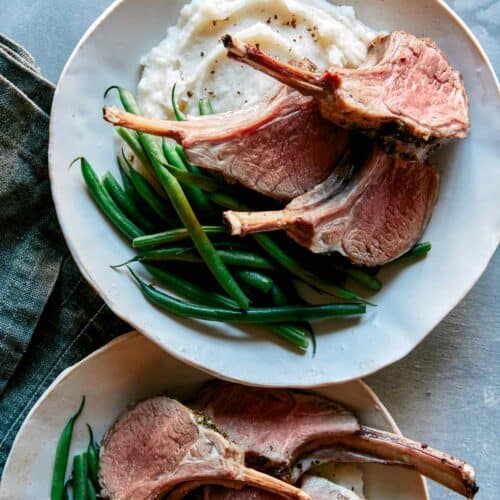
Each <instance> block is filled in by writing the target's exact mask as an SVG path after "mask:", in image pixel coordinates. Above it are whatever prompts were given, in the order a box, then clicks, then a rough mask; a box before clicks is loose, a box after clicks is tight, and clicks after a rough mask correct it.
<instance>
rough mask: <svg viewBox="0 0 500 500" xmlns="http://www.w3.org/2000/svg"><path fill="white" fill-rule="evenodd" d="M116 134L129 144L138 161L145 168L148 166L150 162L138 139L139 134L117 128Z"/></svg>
mask: <svg viewBox="0 0 500 500" xmlns="http://www.w3.org/2000/svg"><path fill="white" fill-rule="evenodd" d="M115 131H116V133H117V134H118V135H119V136H120V137H121V138H122V139H123V140H124V141H125V142H126V143H127V145H128V147H129V148H130V149H131V150H132V152H133V153H134V154H135V156H136V157H137V159H138V160H139V161H140V162H141V163H142V164H143V165H144V166H145V167H147V166H148V163H149V160H148V159H147V157H146V153H144V149H143V147H142V145H141V142H140V141H139V139H138V137H137V133H136V132H133V131H132V130H130V129H128V128H124V127H115Z"/></svg>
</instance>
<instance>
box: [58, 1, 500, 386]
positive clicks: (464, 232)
mask: <svg viewBox="0 0 500 500" xmlns="http://www.w3.org/2000/svg"><path fill="white" fill-rule="evenodd" d="M183 3H184V2H182V1H179V0H177V1H173V0H172V1H168V0H144V1H141V2H137V1H135V0H122V1H118V2H115V3H114V4H113V5H112V6H111V7H110V8H109V9H108V10H107V11H106V12H105V13H104V14H103V15H102V16H101V17H100V18H99V19H98V20H97V21H96V22H95V23H94V24H93V26H92V27H91V28H90V29H89V30H88V32H87V33H86V35H85V36H84V37H83V38H82V40H81V41H80V43H79V44H78V46H77V47H76V49H75V50H74V52H73V54H72V56H71V57H70V59H69V61H68V63H67V65H66V67H65V69H64V72H63V75H62V77H61V80H60V82H59V85H58V87H57V90H56V94H55V98H54V104H53V109H52V121H51V127H50V152H49V161H50V178H51V183H52V194H53V198H54V202H55V205H56V209H57V214H58V217H59V221H60V224H61V227H62V229H63V232H64V234H65V237H66V241H67V243H68V245H69V248H70V250H71V252H72V254H73V257H74V258H75V260H76V262H77V264H78V266H79V268H80V270H81V272H82V273H83V275H84V276H85V277H86V279H87V280H88V281H89V282H90V283H91V285H92V286H93V287H94V288H95V289H96V290H97V291H98V293H99V294H100V295H101V296H102V298H103V299H104V300H105V301H106V303H107V304H108V305H109V306H110V307H111V309H112V310H113V311H114V312H115V313H116V314H117V315H118V316H120V317H121V318H123V319H124V320H126V321H127V322H128V323H130V324H131V325H133V326H134V328H136V329H137V330H139V331H141V332H142V333H144V334H145V335H146V336H148V337H149V338H150V339H151V340H153V341H154V342H156V343H157V344H158V345H160V346H161V347H163V348H164V349H165V350H167V351H168V352H169V353H171V354H172V355H174V356H176V357H177V358H179V359H180V360H182V361H184V362H185V363H188V364H190V365H192V366H195V367H198V368H201V369H203V370H205V371H207V372H208V373H211V374H214V375H217V376H220V377H222V378H226V379H231V380H237V381H242V382H245V383H249V384H255V385H270V386H271V385H272V386H280V385H292V386H302V387H313V386H321V385H325V384H329V383H333V382H336V383H338V382H344V381H348V380H352V379H355V378H358V377H362V376H365V375H367V374H369V373H372V372H374V371H377V370H379V369H381V368H383V367H384V366H386V365H388V364H390V363H393V362H395V361H397V360H398V359H400V358H402V357H403V356H405V355H406V354H407V353H409V352H410V351H411V350H412V349H413V348H414V347H415V346H416V345H417V344H418V343H419V342H421V341H422V340H423V339H424V337H425V336H426V335H427V334H428V333H429V332H430V331H431V330H432V329H433V328H434V327H435V326H436V325H437V324H438V323H439V321H441V319H442V318H443V317H444V316H445V315H446V314H447V313H448V312H449V311H450V310H451V309H452V308H453V307H454V306H455V305H456V304H457V303H458V302H459V301H460V299H461V298H462V297H463V296H464V295H465V294H466V293H467V291H468V290H469V289H470V288H471V287H472V285H473V284H474V283H475V282H476V281H477V279H478V278H479V276H480V275H481V273H482V272H483V270H484V269H485V267H486V265H487V263H488V261H489V259H490V257H491V256H492V254H493V252H494V250H495V248H496V246H497V244H498V241H499V233H500V211H499V210H498V200H499V199H500V178H499V169H498V156H499V148H498V137H499V136H500V113H499V112H498V111H499V110H498V103H499V96H498V82H497V81H496V78H495V76H494V73H493V70H492V68H491V65H490V64H489V62H488V60H487V58H486V56H485V54H484V52H483V51H482V49H481V48H480V46H479V45H478V43H477V41H476V40H475V39H474V37H473V36H472V35H471V33H470V31H469V30H468V29H467V28H466V26H465V25H464V24H463V23H462V21H461V20H460V19H459V18H458V17H457V16H456V15H455V14H454V13H453V12H452V11H451V10H450V9H449V8H448V7H447V6H446V5H445V4H444V2H440V1H438V0H421V1H419V2H408V1H406V0H355V1H352V2H351V3H352V4H353V6H354V8H355V9H356V12H357V15H358V17H359V18H360V19H361V20H363V21H364V22H366V23H367V24H369V25H370V26H373V27H375V28H377V29H382V30H392V29H403V30H408V31H410V32H413V33H415V34H417V35H419V36H429V37H431V38H433V39H434V40H435V41H436V42H437V43H438V44H439V46H440V47H441V48H442V49H443V50H444V51H445V52H446V54H447V56H448V58H449V60H450V61H451V63H452V64H453V65H454V66H455V67H457V68H458V69H459V70H460V71H461V72H462V73H463V76H464V80H465V84H466V86H467V89H468V92H469V96H470V108H471V119H472V132H471V134H470V137H469V138H468V139H467V140H465V141H461V142H457V143H454V144H451V145H448V146H446V147H445V148H443V149H442V150H441V151H440V152H439V153H438V154H437V155H436V156H435V160H434V161H435V163H436V164H437V165H438V166H439V169H440V171H441V172H442V179H441V181H442V182H441V192H440V199H439V201H438V204H437V207H436V210H435V212H434V216H433V218H432V221H431V224H430V225H429V227H428V229H427V231H426V233H425V235H424V239H425V240H430V241H431V242H432V244H433V250H432V252H431V254H430V255H429V256H428V258H427V259H425V260H423V261H421V262H418V263H413V264H410V265H405V266H401V267H398V266H393V267H392V268H391V270H390V271H389V270H388V271H386V272H383V273H382V279H383V281H384V283H385V287H384V289H383V290H382V291H381V292H380V293H379V294H377V295H376V297H374V301H375V302H376V303H377V307H373V308H369V311H368V313H367V314H366V316H365V317H364V318H362V320H361V321H345V320H341V321H330V322H322V323H318V324H317V325H316V326H315V329H316V331H317V336H318V352H317V354H316V356H315V357H313V356H312V353H311V352H309V353H307V354H304V355H301V354H298V353H297V352H294V351H292V350H288V349H287V348H285V347H284V345H283V344H280V343H279V342H278V341H276V340H274V339H272V338H271V337H270V335H269V334H268V333H266V332H264V331H260V330H259V329H258V328H244V329H240V328H237V327H229V326H226V325H222V324H207V323H202V322H196V321H191V320H182V319H179V318H177V317H174V316H170V315H168V314H166V313H164V312H162V311H160V310H158V309H157V308H155V307H154V306H152V305H150V304H149V303H147V302H146V300H145V299H144V298H143V296H142V295H141V292H140V291H139V289H138V288H137V287H136V286H135V284H134V283H133V282H132V281H131V280H130V278H129V277H128V276H127V275H126V273H125V272H119V271H115V270H113V269H111V268H110V267H109V265H110V264H113V263H117V262H122V261H124V260H126V259H127V258H129V257H131V255H132V250H131V249H130V248H129V247H128V245H127V244H126V243H125V242H124V241H123V240H122V239H121V238H120V237H119V236H118V235H117V233H116V232H115V231H114V230H113V229H112V228H111V226H110V225H109V224H108V222H107V221H106V220H105V219H104V218H103V216H102V215H101V213H100V212H99V211H98V210H97V209H96V208H95V206H94V205H93V203H92V201H91V199H90V197H89V196H88V194H87V193H86V190H85V187H84V184H83V181H82V179H81V175H80V172H79V169H78V168H74V169H72V170H71V171H69V170H68V165H69V163H70V161H71V160H72V159H74V158H75V157H76V156H79V155H85V156H86V157H87V158H88V159H89V160H90V161H91V162H92V164H93V165H94V167H95V168H96V170H97V171H98V172H99V173H103V172H104V171H105V170H107V169H111V170H114V169H115V167H114V163H115V162H114V144H113V132H112V129H111V127H110V126H109V125H108V124H106V123H105V122H104V121H103V120H102V118H101V107H102V104H103V91H104V89H105V88H106V87H107V86H108V85H111V84H120V85H123V86H125V87H128V88H130V89H134V88H135V86H136V83H137V80H138V76H139V60H140V58H141V56H142V55H143V54H145V53H147V52H148V51H149V50H150V48H151V47H153V46H154V45H155V44H157V43H158V41H159V40H161V39H162V38H163V37H164V35H165V31H166V27H167V26H168V25H172V24H174V23H175V22H176V19H177V16H178V12H179V10H180V8H181V6H182V5H183ZM346 3H349V2H346ZM495 108H496V109H495Z"/></svg>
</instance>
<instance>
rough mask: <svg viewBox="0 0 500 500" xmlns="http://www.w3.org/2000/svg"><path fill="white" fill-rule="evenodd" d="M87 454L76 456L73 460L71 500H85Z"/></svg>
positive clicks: (86, 489) (86, 490)
mask: <svg viewBox="0 0 500 500" xmlns="http://www.w3.org/2000/svg"><path fill="white" fill-rule="evenodd" d="M87 479H88V467H87V453H82V454H80V455H76V456H75V457H74V458H73V498H74V500H87V494H88V493H87V492H88V488H87V482H88V481H87Z"/></svg>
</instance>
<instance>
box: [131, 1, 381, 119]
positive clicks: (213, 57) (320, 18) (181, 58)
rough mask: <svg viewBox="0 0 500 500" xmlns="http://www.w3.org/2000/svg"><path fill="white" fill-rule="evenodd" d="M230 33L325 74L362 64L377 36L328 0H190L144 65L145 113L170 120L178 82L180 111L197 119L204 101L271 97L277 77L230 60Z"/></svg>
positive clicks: (232, 102)
mask: <svg viewBox="0 0 500 500" xmlns="http://www.w3.org/2000/svg"><path fill="white" fill-rule="evenodd" d="M225 33H230V34H231V35H234V36H236V37H238V38H240V39H241V40H243V41H247V42H252V43H256V44H259V46H260V48H261V49H262V50H264V51H265V52H268V53H270V54H271V55H273V56H276V57H279V58H280V59H282V60H285V61H289V60H301V59H303V58H307V59H309V60H310V61H312V62H313V63H315V64H316V65H317V67H318V68H319V69H321V70H322V69H326V68H328V67H330V66H334V65H340V66H347V67H356V66H358V65H359V64H360V63H361V62H362V61H363V59H364V58H365V55H366V48H367V45H368V43H369V42H370V41H371V40H372V39H373V37H374V36H375V35H376V33H375V32H374V31H373V30H371V29H370V28H368V27H367V26H365V25H364V24H363V23H361V22H360V21H359V20H357V19H356V17H355V15H354V10H353V9H352V7H340V6H335V5H332V4H331V3H330V2H328V1H327V0H303V1H301V0H273V1H269V0H193V1H192V2H191V3H190V4H188V5H186V6H185V7H184V8H183V9H182V11H181V14H180V17H179V21H178V23H177V25H176V26H173V27H171V28H169V29H168V32H167V37H166V38H165V40H163V41H162V42H161V43H160V44H159V45H158V46H157V47H155V48H154V49H153V50H152V51H151V52H150V53H149V54H148V55H147V56H146V57H144V59H143V61H142V63H143V65H144V71H143V75H142V78H141V81H140V83H139V87H138V97H139V102H140V105H141V107H142V110H143V112H144V113H145V114H146V115H148V116H153V117H158V118H166V117H172V109H171V105H170V91H171V89H172V86H173V85H174V83H177V97H178V100H179V102H180V106H181V108H182V109H184V110H185V111H186V112H187V113H191V114H197V103H198V99H199V98H200V97H209V98H210V99H211V101H212V103H213V105H214V108H215V110H216V111H218V112H223V111H229V110H232V109H239V108H242V107H245V106H249V105H251V104H254V103H255V102H257V101H259V100H261V99H262V97H263V96H265V95H267V94H269V93H271V92H273V87H274V86H275V85H276V81H275V80H273V79H271V78H269V77H268V76H265V75H263V74H262V73H260V72H258V71H256V70H254V69H252V68H249V67H247V66H244V65H242V64H240V63H237V62H235V61H233V60H230V59H228V58H227V57H226V51H225V49H224V47H223V46H222V44H221V42H220V39H221V37H222V36H223V35H224V34H225Z"/></svg>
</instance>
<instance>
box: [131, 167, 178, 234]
mask: <svg viewBox="0 0 500 500" xmlns="http://www.w3.org/2000/svg"><path fill="white" fill-rule="evenodd" d="M129 175H130V180H131V181H132V184H133V185H134V187H135V188H136V189H137V191H138V192H139V194H140V195H141V196H142V198H143V199H144V201H145V202H146V203H147V204H148V205H149V206H150V208H151V209H152V210H153V211H154V212H155V214H156V215H157V216H158V217H159V218H160V219H161V220H162V221H163V222H165V223H167V224H168V225H169V226H173V227H175V226H178V225H179V220H178V218H177V217H176V215H175V214H174V213H173V212H171V211H170V210H168V208H167V207H168V205H167V203H168V202H167V201H166V200H162V199H161V198H160V197H159V196H158V195H157V194H156V192H155V190H154V189H153V188H152V187H151V185H150V184H149V182H148V181H147V180H146V179H145V177H143V176H142V175H141V174H140V173H139V172H138V171H137V170H136V169H135V168H131V169H130V171H129Z"/></svg>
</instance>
